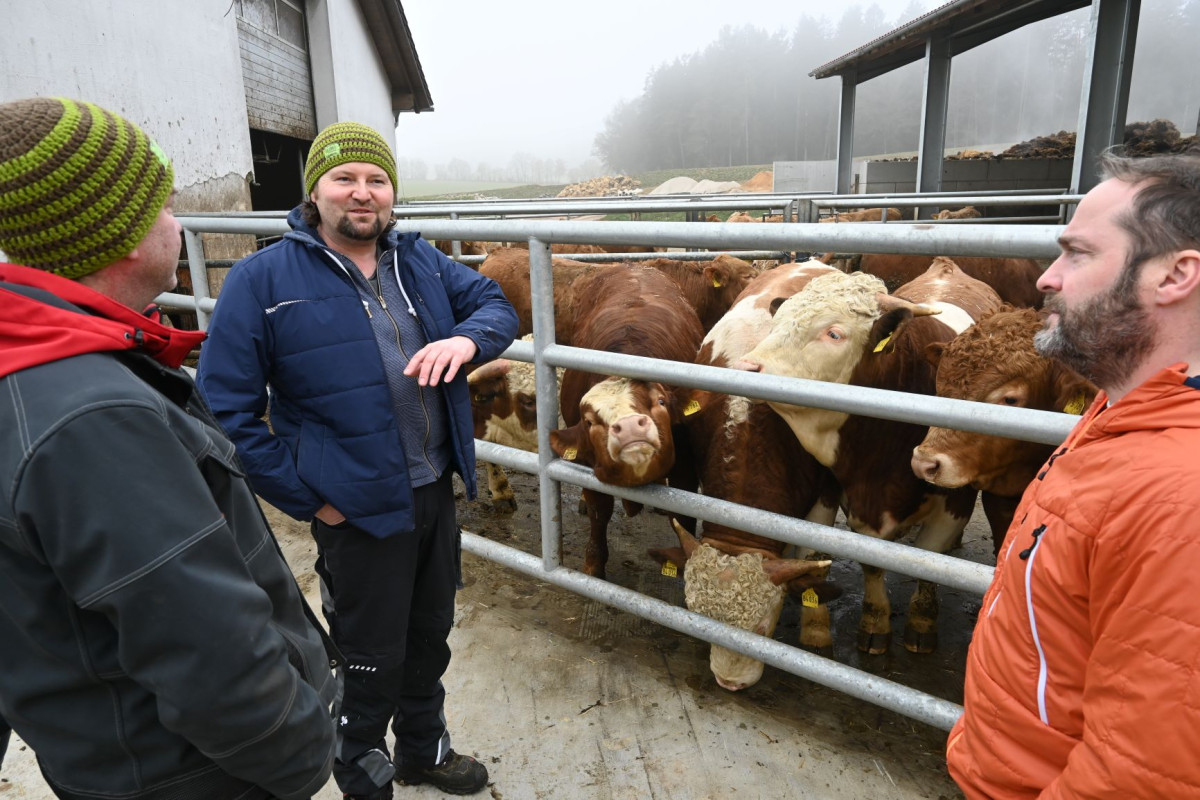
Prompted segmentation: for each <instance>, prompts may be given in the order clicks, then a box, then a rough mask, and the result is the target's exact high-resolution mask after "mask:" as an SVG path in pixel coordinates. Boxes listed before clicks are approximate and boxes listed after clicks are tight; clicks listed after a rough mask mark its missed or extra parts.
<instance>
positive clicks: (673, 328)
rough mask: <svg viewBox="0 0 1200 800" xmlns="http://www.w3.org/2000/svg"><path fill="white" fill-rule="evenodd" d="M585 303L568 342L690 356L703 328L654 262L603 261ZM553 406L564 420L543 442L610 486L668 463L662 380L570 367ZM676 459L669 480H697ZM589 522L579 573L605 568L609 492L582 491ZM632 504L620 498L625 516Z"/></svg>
mask: <svg viewBox="0 0 1200 800" xmlns="http://www.w3.org/2000/svg"><path fill="white" fill-rule="evenodd" d="M586 291H587V293H588V297H589V298H590V303H589V304H587V305H586V306H581V307H580V309H579V312H578V318H577V320H576V329H575V335H574V337H573V340H572V344H574V345H575V346H576V347H586V348H590V349H593V350H605V351H608V352H614V353H624V354H626V355H636V356H645V357H648V358H661V359H666V360H671V361H686V362H688V363H690V362H691V361H692V360H693V359H694V358H695V357H696V351H697V350H698V349H699V348H700V341H701V339H703V338H704V331H703V330H702V329H701V328H700V320H699V319H698V318H697V317H696V312H695V311H694V310H693V309H692V307H691V306H690V305H688V303H687V301H686V300H684V299H683V296H682V295H681V294H680V292H679V287H678V286H677V285H676V284H675V283H674V282H673V281H672V280H671V279H670V278H668V277H667V276H666V275H664V274H663V273H661V272H659V271H658V270H655V269H648V268H639V267H632V266H626V265H616V266H610V267H605V268H603V269H602V270H600V271H599V272H597V273H595V274H593V275H591V276H588V279H587V286H586ZM560 405H561V408H562V415H563V419H564V420H565V421H566V424H567V425H568V426H569V427H566V428H561V429H559V430H557V431H553V432H552V433H551V435H550V443H551V446H552V447H553V448H554V452H555V453H556V454H558V455H559V456H561V457H563V458H566V459H568V460H571V461H574V462H576V463H577V464H583V465H585V466H589V467H591V468H592V470H593V472H594V473H595V475H596V477H597V478H599V479H600V480H602V481H604V482H605V483H611V484H614V485H617V486H641V485H643V484H647V483H658V482H661V481H662V480H663V479H665V478H666V477H667V476H668V474H669V473H672V471H673V470H675V468H676V466H677V465H676V458H675V449H676V442H675V437H674V435H673V433H672V430H671V426H672V425H674V424H676V423H678V422H679V421H680V420H681V419H682V412H681V408H680V406H679V403H678V401H677V399H676V397H675V395H674V394H673V391H672V389H671V388H670V387H668V386H665V385H663V384H662V383H659V382H656V381H640V380H632V379H629V378H616V377H605V376H603V375H596V374H593V373H588V372H581V371H578V370H570V369H569V370H566V371H565V372H564V374H563V381H562V391H561V393H560ZM690 467H691V465H690V460H688V459H683V460H681V462H680V464H679V469H678V470H675V472H674V473H673V482H674V483H675V485H679V486H681V487H682V488H695V480H694V478H693V479H690V480H689V479H688V478H687V477H686V475H685V470H686V469H690ZM583 498H584V502H585V503H586V505H587V509H588V517H589V519H590V521H591V536H590V538H589V540H588V545H587V549H586V551H585V557H584V568H583V569H584V572H586V573H587V574H589V575H595V576H597V577H604V566H605V562H606V561H607V560H608V522H609V520H610V519H611V518H612V512H613V498H612V497H611V496H610V495H605V494H601V493H599V492H595V491H592V490H589V489H584V491H583ZM640 508H641V507H640V506H639V505H637V504H635V503H629V502H625V510H626V513H627V514H629V515H631V516H632V515H633V514H636V513H637V512H638V511H639V510H640Z"/></svg>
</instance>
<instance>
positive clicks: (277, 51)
mask: <svg viewBox="0 0 1200 800" xmlns="http://www.w3.org/2000/svg"><path fill="white" fill-rule="evenodd" d="M237 26H238V45H239V47H240V49H241V56H242V82H243V83H244V84H245V87H246V110H247V112H248V114H249V117H250V127H251V128H257V129H259V130H264V131H271V132H273V133H282V134H285V135H287V136H294V137H296V138H297V139H310V140H311V139H312V138H313V137H315V136H316V135H317V123H316V112H315V111H314V108H313V90H312V75H311V74H310V72H309V65H308V54H307V53H306V52H304V51H302V50H300V49H299V48H297V47H295V46H293V45H291V44H288V43H287V42H285V41H283V40H282V39H279V38H277V37H275V36H272V35H271V34H269V33H265V32H263V31H261V30H259V29H258V28H256V27H254V26H253V25H251V24H249V23H247V22H246V21H245V20H242V19H239V20H238V21H237Z"/></svg>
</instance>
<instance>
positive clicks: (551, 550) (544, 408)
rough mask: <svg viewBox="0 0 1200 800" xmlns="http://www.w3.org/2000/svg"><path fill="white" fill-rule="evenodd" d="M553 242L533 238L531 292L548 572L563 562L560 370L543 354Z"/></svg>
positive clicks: (550, 332)
mask: <svg viewBox="0 0 1200 800" xmlns="http://www.w3.org/2000/svg"><path fill="white" fill-rule="evenodd" d="M550 265H551V259H550V245H548V244H546V243H545V242H542V241H540V240H538V239H535V238H533V237H530V239H529V293H530V300H531V305H532V312H533V364H534V372H533V374H534V379H535V380H536V381H537V385H538V386H539V387H543V388H539V389H538V392H537V440H538V502H539V504H540V508H541V516H542V566H543V568H544V569H545V570H546V571H547V572H551V571H553V570H556V569H558V568H559V567H560V566H562V550H563V548H562V487H561V485H560V484H559V482H558V481H556V480H554V479H553V478H551V477H550V476H549V474H548V472H547V469H546V468H547V467H548V466H549V465H550V462H551V461H553V460H554V458H555V456H554V451H553V450H551V449H550V431H551V430H553V429H554V428H557V427H558V416H559V413H558V392H557V391H556V390H551V389H549V388H548V387H552V386H553V387H557V386H558V374H557V373H558V371H557V370H556V369H555V368H554V367H553V366H552V365H550V364H547V363H546V360H545V356H544V355H543V354H544V352H545V350H546V348H547V347H548V346H550V345H553V344H554V273H553V271H552V269H551V266H550Z"/></svg>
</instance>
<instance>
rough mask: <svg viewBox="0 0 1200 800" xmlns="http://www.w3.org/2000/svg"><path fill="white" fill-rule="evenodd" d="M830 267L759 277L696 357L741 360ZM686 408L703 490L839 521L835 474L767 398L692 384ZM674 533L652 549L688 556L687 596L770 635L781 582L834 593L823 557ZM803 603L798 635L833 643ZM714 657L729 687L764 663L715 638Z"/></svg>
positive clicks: (714, 528)
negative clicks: (782, 309)
mask: <svg viewBox="0 0 1200 800" xmlns="http://www.w3.org/2000/svg"><path fill="white" fill-rule="evenodd" d="M833 271H834V270H833V268H832V267H828V266H826V265H825V264H822V263H821V262H819V261H809V262H806V263H803V264H787V265H784V266H780V267H776V268H775V269H771V270H767V271H766V272H764V273H762V274H761V275H759V276H758V277H757V278H755V279H754V280H753V281H751V283H750V285H749V286H747V287H746V289H745V291H744V292H742V294H741V296H740V297H739V298H738V300H737V302H736V303H735V304H734V305H733V307H732V308H731V309H729V311H728V312H727V313H726V314H725V316H724V317H722V318H721V320H720V321H719V322H718V323H717V324H716V325H715V326H714V327H713V329H712V330H711V331H709V333H708V335H707V336H706V337H705V338H704V342H703V344H702V346H701V348H700V353H699V355H698V356H697V357H696V363H697V364H704V365H707V366H717V367H729V366H732V365H733V364H735V363H737V362H738V361H739V360H740V359H741V358H742V356H743V355H745V354H746V353H747V352H748V351H749V350H750V349H751V348H753V347H754V345H755V344H757V343H758V342H759V341H760V340H761V339H762V338H763V337H764V336H766V335H767V333H768V332H769V331H770V329H771V309H770V305H771V301H772V300H773V299H775V298H777V297H780V296H790V295H792V294H795V293H796V292H798V291H800V290H801V289H802V288H804V286H805V285H806V284H807V283H808V282H809V281H810V280H812V279H813V278H814V277H816V276H818V275H823V274H825V273H828V272H833ZM684 415H685V416H684V424H685V426H686V428H687V432H688V435H689V440H690V441H691V445H692V452H693V455H694V458H695V463H696V467H697V470H698V473H699V474H698V477H699V479H700V487H701V491H702V493H703V494H705V495H707V496H709V497H717V498H720V499H722V500H729V501H731V502H734V503H740V504H742V505H746V506H751V507H753V508H760V509H763V510H765V511H773V512H775V513H779V514H786V515H788V516H792V517H799V518H808V519H810V520H813V521H816V522H821V523H823V524H827V525H831V524H833V519H834V516H835V515H836V513H837V501H838V488H837V484H836V482H835V481H834V480H833V476H832V475H831V474H830V473H829V471H828V470H827V469H825V468H824V467H823V466H821V465H820V464H818V463H817V462H816V460H815V459H814V458H813V457H812V456H811V455H809V454H808V452H806V451H805V450H804V448H803V447H801V446H800V443H799V442H798V441H797V440H796V437H795V436H793V435H792V434H791V432H790V431H789V430H788V427H787V425H786V424H785V423H784V422H783V420H782V419H781V418H780V417H779V415H777V414H776V413H775V412H773V411H771V409H770V408H768V407H767V406H766V405H764V404H761V403H751V402H750V401H749V400H747V399H746V398H745V397H738V396H733V395H726V394H718V393H715V392H705V391H700V390H692V392H691V394H690V397H689V400H688V402H686V403H685V405H684ZM676 533H677V534H678V536H679V539H680V544H681V547H674V548H662V549H656V550H652V551H651V555H652V556H653V557H655V558H656V559H657V560H659V561H660V562H671V563H674V564H676V565H678V564H684V563H686V568H685V570H684V581H685V592H684V594H685V598H686V600H687V605H688V608H689V609H691V610H692V611H696V612H698V613H702V614H705V615H707V616H710V617H712V618H714V619H718V620H721V621H722V622H727V623H729V624H731V625H737V626H738V627H741V628H744V629H746V630H750V631H754V632H756V633H759V634H761V635H763V636H770V635H771V634H772V633H773V632H774V630H775V626H776V624H778V622H779V612H780V609H781V608H782V604H783V594H784V587H785V586H787V588H789V589H792V590H794V591H797V592H803V591H805V590H806V589H809V588H813V589H814V591H816V592H818V599H820V600H822V601H823V600H825V599H828V598H829V597H830V596H831V594H834V593H835V592H834V590H831V589H830V588H828V587H827V586H823V585H822V584H823V581H824V577H825V573H826V571H827V570H826V569H825V566H827V562H824V564H822V565H820V566H816V567H814V566H813V565H812V563H811V562H809V561H806V560H799V559H791V558H784V557H783V552H784V549H785V545H784V543H783V542H780V541H777V540H774V539H769V538H767V537H764V536H758V535H756V534H753V533H749V532H747V531H742V530H738V529H735V528H730V527H728V526H725V525H721V524H719V523H716V522H704V523H703V528H702V535H701V537H700V539H699V540H697V539H696V538H695V537H693V536H692V535H691V534H690V533H688V532H687V531H685V530H682V529H681V528H678V527H677V528H676ZM697 552H699V553H700V554H702V555H703V558H697V557H696V553H697ZM798 576H803V577H802V578H798ZM813 584H816V585H815V586H814V585H813ZM806 602H808V603H809V604H808V605H805V606H804V607H803V608H802V611H801V643H802V644H803V645H805V646H806V647H810V648H813V649H816V648H821V647H827V646H831V645H832V638H831V637H830V633H829V613H828V608H827V607H826V606H825V605H823V603H821V604H818V603H815V602H813V601H811V600H809V601H806ZM814 606H815V607H814ZM709 665H710V668H711V669H712V673H713V676H714V677H715V678H716V680H717V683H718V684H720V685H721V686H723V687H724V688H726V689H730V690H732V691H737V690H739V689H743V688H745V687H747V686H751V685H753V684H754V683H756V682H757V681H758V680H759V678H760V677H761V676H762V670H763V665H762V662H761V661H758V660H756V659H754V658H751V657H750V656H745V655H742V654H741V653H737V652H735V651H733V650H728V649H726V648H724V647H720V646H717V645H713V647H712V649H711V651H710V655H709Z"/></svg>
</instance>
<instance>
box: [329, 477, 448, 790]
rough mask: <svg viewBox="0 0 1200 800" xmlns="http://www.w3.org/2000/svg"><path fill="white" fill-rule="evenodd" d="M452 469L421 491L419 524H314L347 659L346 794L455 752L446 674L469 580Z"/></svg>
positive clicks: (342, 733) (341, 748)
mask: <svg viewBox="0 0 1200 800" xmlns="http://www.w3.org/2000/svg"><path fill="white" fill-rule="evenodd" d="M450 476H451V471H450V470H447V471H446V473H445V474H444V475H443V476H442V477H441V478H439V479H438V480H437V481H435V482H434V483H430V484H427V485H425V486H421V487H418V488H417V489H415V490H414V491H413V501H414V519H415V520H416V529H415V530H413V531H405V532H400V533H397V534H396V535H394V536H389V537H387V538H385V539H378V538H376V537H374V536H371V535H370V534H368V533H365V532H363V531H361V530H359V529H357V528H355V527H353V526H352V525H350V524H348V523H341V524H339V525H326V524H325V523H323V522H320V521H319V520H313V523H312V533H313V537H314V538H315V539H316V542H317V563H316V571H317V574H318V575H319V576H320V578H321V580H322V581H323V582H324V588H325V593H324V594H325V599H326V603H325V616H326V619H327V620H328V622H329V629H330V633H331V634H332V636H333V640H334V642H336V643H337V645H338V647H339V648H340V649H341V651H342V654H343V655H344V656H345V658H346V664H345V668H344V680H345V684H344V692H343V696H342V702H341V706H340V708H339V709H338V711H337V721H338V727H337V754H336V759H335V761H334V766H333V776H334V779H335V780H336V781H337V784H338V787H339V788H340V789H341V790H342V791H343V792H344V793H346V794H370V793H371V792H372V791H374V790H375V789H377V788H379V787H380V786H385V785H387V783H388V782H389V781H390V780H392V778H393V776H394V775H395V771H396V769H395V764H399V763H408V764H415V765H417V766H422V767H430V766H433V765H434V764H437V763H438V762H439V761H441V759H442V758H444V757H445V755H446V753H447V751H448V750H449V749H450V734H449V732H448V731H447V730H446V718H445V715H444V713H443V704H444V701H445V697H446V692H445V690H444V689H443V688H442V681H441V678H442V675H443V674H444V673H445V671H446V666H447V665H448V664H449V663H450V646H449V645H448V644H447V643H446V639H447V637H448V636H449V635H450V628H451V626H452V625H453V623H454V593H455V590H456V589H457V588H458V586H459V584H460V582H461V549H460V548H461V534H460V533H459V529H458V524H457V520H456V518H455V511H454V489H453V486H452V484H451V477H450ZM329 601H332V602H329ZM389 723H391V726H392V732H393V733H394V734H395V736H396V754H395V759H394V761H393V758H392V756H391V755H390V754H389V752H388V748H387V744H386V743H385V741H384V735H385V734H386V733H387V727H388V724H389Z"/></svg>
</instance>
